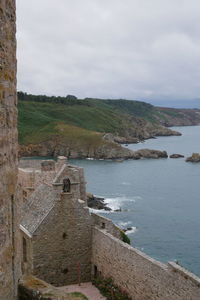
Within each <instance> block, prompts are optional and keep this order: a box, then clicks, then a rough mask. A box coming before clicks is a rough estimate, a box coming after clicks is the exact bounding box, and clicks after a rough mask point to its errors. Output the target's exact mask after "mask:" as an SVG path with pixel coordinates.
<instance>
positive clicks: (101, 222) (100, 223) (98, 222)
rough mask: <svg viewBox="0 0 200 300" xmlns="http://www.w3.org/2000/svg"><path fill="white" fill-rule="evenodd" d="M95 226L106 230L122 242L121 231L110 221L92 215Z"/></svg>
mask: <svg viewBox="0 0 200 300" xmlns="http://www.w3.org/2000/svg"><path fill="white" fill-rule="evenodd" d="M91 217H92V221H93V226H97V227H99V228H101V229H105V231H106V232H108V233H110V234H112V235H113V236H114V237H116V238H118V239H120V240H121V234H120V232H121V229H120V228H119V227H117V226H116V225H115V224H114V223H113V222H112V221H111V220H110V219H107V218H105V217H102V216H100V215H97V214H95V213H91Z"/></svg>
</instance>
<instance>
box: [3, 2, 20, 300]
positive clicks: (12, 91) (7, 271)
mask: <svg viewBox="0 0 200 300" xmlns="http://www.w3.org/2000/svg"><path fill="white" fill-rule="evenodd" d="M0 28H1V30H0V178H1V180H0V299H1V300H11V299H13V297H14V284H15V281H16V280H15V278H14V270H15V257H14V248H15V243H14V240H15V236H14V232H15V220H14V216H15V215H16V214H17V212H16V211H15V209H16V205H15V196H14V195H15V186H16V175H17V97H16V40H15V1H14V0H1V1H0Z"/></svg>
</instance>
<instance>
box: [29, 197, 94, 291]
mask: <svg viewBox="0 0 200 300" xmlns="http://www.w3.org/2000/svg"><path fill="white" fill-rule="evenodd" d="M60 195H61V198H60V199H58V200H56V201H57V204H56V205H55V207H54V208H53V209H52V210H51V212H50V213H49V215H48V216H47V217H46V218H45V219H44V221H43V222H42V224H41V225H40V226H39V228H38V230H36V231H35V233H34V236H33V238H32V239H33V269H34V270H33V274H34V275H35V276H37V277H39V278H41V279H42V280H45V281H47V282H48V283H51V284H53V285H56V286H63V285H67V284H71V283H77V282H78V272H77V270H78V268H79V264H80V269H81V278H80V280H81V281H82V282H84V281H90V279H91V246H92V240H91V237H92V226H91V218H90V214H89V211H88V208H85V207H84V206H85V203H84V201H81V200H78V198H77V196H76V195H74V194H73V193H62V194H60Z"/></svg>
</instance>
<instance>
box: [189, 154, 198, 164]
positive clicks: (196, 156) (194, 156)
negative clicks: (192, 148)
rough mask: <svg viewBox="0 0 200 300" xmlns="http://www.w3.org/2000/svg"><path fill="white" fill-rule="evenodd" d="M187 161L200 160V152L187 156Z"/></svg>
mask: <svg viewBox="0 0 200 300" xmlns="http://www.w3.org/2000/svg"><path fill="white" fill-rule="evenodd" d="M186 162H195V163H196V162H200V154H199V153H192V156H190V157H187V158H186Z"/></svg>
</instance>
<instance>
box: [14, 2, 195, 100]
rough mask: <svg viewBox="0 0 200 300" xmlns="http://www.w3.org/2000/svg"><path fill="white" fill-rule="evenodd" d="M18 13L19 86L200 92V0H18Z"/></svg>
mask: <svg viewBox="0 0 200 300" xmlns="http://www.w3.org/2000/svg"><path fill="white" fill-rule="evenodd" d="M17 14H18V22H17V25H18V89H19V90H23V91H27V92H30V93H36V94H49V95H51V94H54V95H66V94H75V95H77V96H79V97H82V98H84V97H87V96H90V97H104V98H108V97H109V98H127V99H148V98H149V99H167V98H169V99H192V98H198V97H199V95H200V67H199V66H200V26H199V25H198V23H199V19H200V2H199V0H198V1H197V0H190V1H188V0H169V1H161V0H126V1H122V0H92V1H91V0H84V1H83V0H58V1H53V0H28V1H27V0H17Z"/></svg>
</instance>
